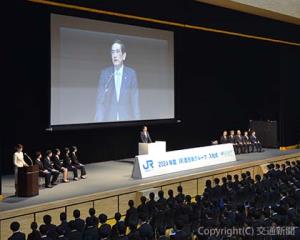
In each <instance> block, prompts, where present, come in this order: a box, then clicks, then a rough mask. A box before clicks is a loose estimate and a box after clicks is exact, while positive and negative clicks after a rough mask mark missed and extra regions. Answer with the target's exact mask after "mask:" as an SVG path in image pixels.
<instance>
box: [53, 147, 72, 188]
mask: <svg viewBox="0 0 300 240" xmlns="http://www.w3.org/2000/svg"><path fill="white" fill-rule="evenodd" d="M52 163H53V166H54V169H56V170H57V171H59V172H61V173H62V174H63V182H65V183H67V182H69V180H68V169H67V168H65V167H63V161H62V160H61V159H60V150H59V149H58V148H56V149H55V150H54V156H53V157H52Z"/></svg>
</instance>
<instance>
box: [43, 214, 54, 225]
mask: <svg viewBox="0 0 300 240" xmlns="http://www.w3.org/2000/svg"><path fill="white" fill-rule="evenodd" d="M43 220H44V223H45V224H46V225H48V224H51V222H52V217H51V216H50V215H48V214H47V215H45V216H44V217H43Z"/></svg>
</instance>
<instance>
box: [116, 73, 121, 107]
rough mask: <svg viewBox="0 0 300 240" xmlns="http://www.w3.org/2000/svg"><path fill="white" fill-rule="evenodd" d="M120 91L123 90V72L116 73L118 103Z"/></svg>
mask: <svg viewBox="0 0 300 240" xmlns="http://www.w3.org/2000/svg"><path fill="white" fill-rule="evenodd" d="M120 90H121V72H120V70H119V71H116V91H117V101H118V102H119V98H120Z"/></svg>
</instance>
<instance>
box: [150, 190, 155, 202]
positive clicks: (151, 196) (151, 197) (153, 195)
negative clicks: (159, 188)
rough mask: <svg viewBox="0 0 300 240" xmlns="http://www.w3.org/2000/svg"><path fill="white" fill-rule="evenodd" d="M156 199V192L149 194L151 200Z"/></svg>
mask: <svg viewBox="0 0 300 240" xmlns="http://www.w3.org/2000/svg"><path fill="white" fill-rule="evenodd" d="M154 198H155V194H154V192H151V193H149V199H150V200H154Z"/></svg>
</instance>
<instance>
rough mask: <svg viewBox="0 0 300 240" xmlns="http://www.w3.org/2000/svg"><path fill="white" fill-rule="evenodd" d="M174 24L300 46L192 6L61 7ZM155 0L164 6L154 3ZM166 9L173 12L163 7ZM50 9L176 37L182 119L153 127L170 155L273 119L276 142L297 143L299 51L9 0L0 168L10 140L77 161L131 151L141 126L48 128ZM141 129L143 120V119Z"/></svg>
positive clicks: (298, 31) (241, 19)
mask: <svg viewBox="0 0 300 240" xmlns="http://www.w3.org/2000/svg"><path fill="white" fill-rule="evenodd" d="M60 2H67V3H68V2H69V3H72V4H78V5H81V6H87V7H92V8H98V9H103V10H110V11H115V12H121V13H127V14H133V15H138V16H144V17H149V18H156V19H162V20H168V21H175V22H179V23H188V24H194V25H199V26H206V27H212V28H217V29H223V30H229V31H235V32H240V33H246V34H253V35H258V36H266V37H271V38H277V39H283V40H287V41H295V42H300V28H299V27H298V26H292V25H289V24H285V23H280V22H276V21H272V20H268V19H264V18H261V17H256V16H252V15H247V14H243V13H238V12H235V11H231V10H227V9H223V8H218V7H213V6H209V5H205V4H200V3H196V2H194V1H188V0H187V1H163V2H164V4H163V5H161V4H160V3H157V4H156V3H155V1H148V0H145V1H136V0H124V1H97V3H95V1H60ZM160 2H162V1H160ZM171 5H172V7H170V6H171ZM50 12H56V13H61V14H68V15H75V16H81V17H88V18H94V19H99V20H105V21H113V22H121V23H122V22H123V23H126V24H135V25H139V26H145V27H154V28H162V29H168V30H171V31H174V36H175V85H176V103H177V104H176V115H177V118H178V119H180V120H181V123H160V124H150V126H149V127H150V130H151V135H152V137H153V139H157V140H159V139H161V140H166V141H167V147H168V150H172V149H180V148H184V147H193V146H201V145H207V144H209V143H210V141H211V140H213V139H216V138H219V135H220V134H221V131H222V130H223V129H228V130H230V129H242V130H243V129H247V128H248V123H249V120H250V119H252V120H277V121H279V133H280V134H279V135H280V136H279V137H280V138H279V139H280V144H281V145H291V144H295V143H297V141H299V139H300V110H299V95H297V94H298V92H299V86H300V84H299V70H298V69H299V67H300V61H299V56H300V55H299V53H300V47H296V46H288V45H284V44H276V43H271V42H264V41H259V40H254V39H246V38H241V37H234V36H229V35H222V34H217V33H212V32H205V31H198V30H191V29H187V28H179V27H171V26H167V25H160V24H155V23H149V22H145V21H136V20H132V19H123V18H119V17H112V16H107V15H99V14H93V13H86V12H82V11H76V10H67V9H63V8H59V7H48V6H43V5H38V4H33V3H29V2H23V3H20V1H16V2H14V1H11V3H10V5H9V6H7V9H6V11H5V15H4V16H2V17H4V23H5V24H4V28H3V34H2V36H4V40H5V44H3V45H2V47H1V48H2V53H3V55H2V56H4V57H1V63H2V64H1V66H4V68H3V72H4V74H3V76H4V77H3V79H1V84H2V86H3V87H2V89H3V90H4V91H2V92H3V94H2V95H1V103H2V122H3V123H2V124H1V128H2V129H1V164H2V166H1V169H2V171H3V173H9V172H12V170H13V164H12V153H13V147H14V145H15V144H16V143H23V144H24V145H25V148H26V149H25V150H26V151H27V152H29V153H33V152H34V151H36V150H42V151H44V150H46V149H47V148H54V147H63V146H70V145H77V146H78V147H79V152H80V159H81V161H82V162H85V163H88V162H99V161H106V160H112V159H121V158H128V157H133V156H134V155H136V154H137V141H138V133H139V130H140V128H141V126H142V125H143V124H145V123H140V124H139V125H136V126H116V127H109V128H96V129H89V130H87V129H85V130H83V129H82V130H65V131H55V132H47V131H45V129H46V128H47V127H48V122H49V83H50V22H49V20H50V15H49V14H50ZM146 124H147V123H146Z"/></svg>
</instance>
